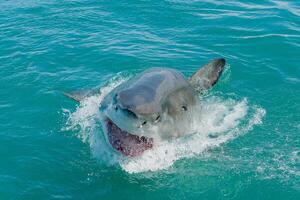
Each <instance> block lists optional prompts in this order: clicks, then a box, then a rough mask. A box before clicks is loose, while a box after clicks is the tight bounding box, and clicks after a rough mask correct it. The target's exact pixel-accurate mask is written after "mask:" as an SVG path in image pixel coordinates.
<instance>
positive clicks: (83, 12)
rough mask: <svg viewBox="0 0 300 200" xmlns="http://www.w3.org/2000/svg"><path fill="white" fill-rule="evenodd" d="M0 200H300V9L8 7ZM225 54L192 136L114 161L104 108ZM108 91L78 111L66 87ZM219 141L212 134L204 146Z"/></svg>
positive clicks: (281, 4) (161, 4) (256, 4)
mask: <svg viewBox="0 0 300 200" xmlns="http://www.w3.org/2000/svg"><path fill="white" fill-rule="evenodd" d="M0 9H1V12H0V155H1V157H0V158H1V159H0V186H1V187H0V199H300V64H299V61H300V3H299V1H296V0H294V1H283V0H262V1H254V0H250V1H233V0H229V1H217V0H204V1H197V0H185V1H184V0H174V1H173V0H169V1H123V0H121V1H102V0H101V1H84V0H82V1H79V0H78V1H76V0H73V1H59V0H53V1H50V0H41V1H37V0H26V1H25V0H15V1H7V0H1V1H0ZM216 57H224V58H226V59H227V66H226V70H225V72H224V74H223V76H222V78H221V80H220V81H219V83H218V84H217V85H216V86H215V87H214V88H213V89H212V90H211V91H209V92H208V93H207V94H205V95H204V96H201V97H200V98H201V100H202V102H203V103H202V105H203V113H201V120H200V121H199V123H197V124H196V126H197V127H196V130H197V131H196V133H195V134H194V135H192V136H190V138H189V137H188V138H184V139H179V140H176V141H169V142H168V143H165V144H161V145H160V146H159V147H157V148H155V149H154V150H152V151H150V152H148V153H147V154H146V155H144V156H142V157H140V158H135V159H128V158H118V157H115V156H112V155H110V154H109V149H108V148H107V147H106V146H105V144H104V143H103V140H102V139H101V135H102V134H103V132H102V129H101V124H99V122H98V121H97V117H98V115H99V113H98V109H97V108H98V105H99V104H100V103H101V100H102V99H103V96H104V95H105V94H106V93H107V92H108V91H110V90H111V89H112V88H114V87H115V86H116V85H117V84H119V83H121V82H122V81H126V80H127V79H128V78H130V77H132V76H134V75H135V74H137V73H138V72H141V71H143V70H145V69H148V68H149V67H155V66H156V67H157V66H160V67H171V68H175V69H178V70H180V71H182V72H183V73H184V74H185V75H186V76H189V75H191V74H192V73H193V72H194V71H196V70H197V69H198V68H199V67H201V65H202V64H204V63H206V62H207V61H208V60H210V59H213V58H216ZM97 86H100V91H101V93H100V95H97V96H93V97H91V98H89V99H87V100H86V101H84V102H83V103H81V104H80V105H78V104H76V103H75V102H73V101H71V100H69V99H67V98H66V97H64V96H63V95H62V92H63V91H70V90H74V89H78V88H94V87H97ZM211 135H213V137H211ZM209 136H210V137H209Z"/></svg>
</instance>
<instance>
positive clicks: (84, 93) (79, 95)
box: [63, 89, 99, 102]
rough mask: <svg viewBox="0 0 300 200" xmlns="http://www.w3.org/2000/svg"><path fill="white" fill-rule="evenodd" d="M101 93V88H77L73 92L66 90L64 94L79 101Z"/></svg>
mask: <svg viewBox="0 0 300 200" xmlns="http://www.w3.org/2000/svg"><path fill="white" fill-rule="evenodd" d="M97 93H99V89H92V90H76V91H72V92H64V93H63V94H64V95H65V96H67V97H69V98H70V99H73V100H75V101H77V102H80V101H82V100H83V99H85V98H87V97H90V96H93V95H95V94H97Z"/></svg>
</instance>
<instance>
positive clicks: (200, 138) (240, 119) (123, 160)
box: [64, 76, 266, 173]
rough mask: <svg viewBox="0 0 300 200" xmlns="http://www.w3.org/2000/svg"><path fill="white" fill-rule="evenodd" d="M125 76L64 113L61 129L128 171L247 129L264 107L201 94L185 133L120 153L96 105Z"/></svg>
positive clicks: (158, 164)
mask: <svg viewBox="0 0 300 200" xmlns="http://www.w3.org/2000/svg"><path fill="white" fill-rule="evenodd" d="M127 79H128V78H125V77H122V76H119V77H117V78H114V79H113V80H112V81H110V82H109V84H108V85H107V86H104V87H101V88H100V90H99V94H98V95H95V96H92V97H88V98H86V99H85V100H84V101H82V102H81V103H80V105H79V106H78V107H77V109H76V110H75V111H74V112H70V111H69V110H66V109H65V110H64V112H65V113H66V114H67V115H68V120H67V122H66V125H65V127H64V129H65V130H73V131H76V132H78V137H79V138H80V139H81V140H82V141H83V142H86V143H88V144H89V145H90V148H91V151H92V153H93V155H94V157H96V158H97V160H99V161H100V162H102V163H105V164H109V165H110V164H116V163H118V164H119V165H120V166H121V167H122V169H123V170H125V171H127V172H129V173H138V172H145V171H156V170H162V169H166V168H168V167H170V166H172V165H173V163H174V162H175V161H177V160H179V159H181V158H186V157H193V156H197V155H199V154H201V153H203V152H205V151H207V150H208V149H210V148H213V147H217V146H219V145H221V144H223V143H225V142H227V141H230V140H232V139H234V138H235V137H237V136H239V135H242V134H245V133H247V132H248V131H249V130H251V129H252V128H253V127H254V126H255V125H256V124H260V123H262V118H263V116H264V115H265V113H266V112H265V110H264V109H263V108H260V107H258V106H251V105H249V102H248V100H247V98H244V99H241V100H235V99H232V98H229V99H228V98H222V97H219V96H215V95H210V96H205V97H202V99H201V101H202V103H201V105H200V109H201V112H198V113H196V114H194V115H193V118H192V119H193V121H192V122H191V125H192V129H191V130H192V133H193V134H191V135H188V136H186V137H182V138H178V139H174V140H170V141H159V142H157V144H156V145H155V146H154V148H153V149H151V150H148V151H146V152H145V153H144V154H143V155H142V156H140V157H134V158H128V157H123V156H120V155H119V154H117V153H115V152H114V150H112V149H111V147H110V146H109V145H108V144H107V142H106V141H105V138H104V133H103V131H102V128H101V123H99V121H100V113H99V105H100V103H101V101H102V100H103V98H104V97H105V96H106V95H107V94H108V93H109V92H110V91H111V90H112V89H113V88H115V87H116V86H117V85H119V84H121V83H122V82H124V81H126V80H127Z"/></svg>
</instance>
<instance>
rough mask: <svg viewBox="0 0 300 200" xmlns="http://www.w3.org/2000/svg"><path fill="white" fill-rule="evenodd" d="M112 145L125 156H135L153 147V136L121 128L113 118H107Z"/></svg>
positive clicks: (108, 133)
mask: <svg viewBox="0 0 300 200" xmlns="http://www.w3.org/2000/svg"><path fill="white" fill-rule="evenodd" d="M105 124H106V128H107V138H108V141H109V143H110V144H111V146H112V147H113V148H114V149H116V150H117V151H119V152H120V153H122V154H123V155H125V156H130V157H135V156H140V155H142V154H143V152H144V151H146V150H148V149H151V148H152V147H153V138H147V137H144V136H137V135H133V134H130V133H128V132H126V131H124V130H122V129H120V128H119V127H118V126H117V125H116V124H115V123H114V122H113V121H112V120H110V119H109V118H107V119H106V120H105Z"/></svg>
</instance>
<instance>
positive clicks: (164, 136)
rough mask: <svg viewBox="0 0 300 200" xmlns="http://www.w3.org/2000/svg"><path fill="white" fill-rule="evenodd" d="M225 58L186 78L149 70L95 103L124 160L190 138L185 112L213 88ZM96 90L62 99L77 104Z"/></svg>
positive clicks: (173, 72)
mask: <svg viewBox="0 0 300 200" xmlns="http://www.w3.org/2000/svg"><path fill="white" fill-rule="evenodd" d="M224 66H225V59H224V58H218V59H214V60H212V61H210V62H209V63H207V64H206V65H204V66H203V67H201V68H200V69H199V70H198V71H196V72H195V73H194V74H193V75H192V76H191V77H190V78H186V77H185V76H184V75H183V74H182V73H181V72H179V71H177V70H175V69H170V68H150V69H148V70H146V71H144V72H142V73H140V74H138V75H136V76H135V77H133V78H131V79H130V80H128V81H126V82H124V83H122V84H120V85H119V86H117V87H116V88H114V89H113V90H112V91H111V92H110V93H109V94H107V95H106V97H105V98H104V99H103V101H102V102H101V103H100V105H99V111H100V112H101V113H102V116H103V117H102V118H103V119H102V123H103V127H104V132H105V136H106V139H107V141H108V143H109V144H110V146H111V147H112V148H113V149H115V150H116V151H118V152H120V153H122V154H124V155H126V156H139V155H141V154H142V153H143V152H144V151H146V150H148V149H151V148H153V146H154V144H155V142H156V140H157V139H158V138H159V139H161V140H168V139H171V138H177V137H180V136H183V135H185V134H188V132H187V131H186V130H187V126H188V125H189V123H190V120H191V119H190V115H189V113H190V112H191V111H193V109H194V108H195V107H196V106H197V105H199V104H200V99H199V94H201V93H203V92H205V91H206V90H208V89H210V88H211V87H212V86H213V85H215V84H216V83H217V81H218V79H219V77H220V76H221V74H222V72H223V69H224ZM97 92H99V90H90V91H89V90H88V91H83V90H80V91H75V92H68V93H65V95H66V96H68V97H70V98H72V99H74V100H76V101H78V102H80V101H82V100H83V99H85V98H87V97H89V96H92V95H94V94H95V93H97Z"/></svg>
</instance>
